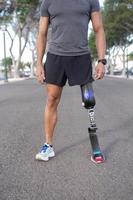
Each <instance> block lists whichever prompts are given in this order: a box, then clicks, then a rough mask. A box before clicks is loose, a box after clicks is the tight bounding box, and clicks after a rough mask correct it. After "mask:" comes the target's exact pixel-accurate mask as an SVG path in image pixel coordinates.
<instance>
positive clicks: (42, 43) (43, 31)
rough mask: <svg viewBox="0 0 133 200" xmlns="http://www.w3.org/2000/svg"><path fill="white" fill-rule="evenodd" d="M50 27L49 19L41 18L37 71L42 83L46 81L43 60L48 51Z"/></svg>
mask: <svg viewBox="0 0 133 200" xmlns="http://www.w3.org/2000/svg"><path fill="white" fill-rule="evenodd" d="M48 26H49V17H41V18H40V23H39V33H38V37H37V70H36V76H37V79H38V81H39V82H41V83H42V82H43V80H44V79H45V73H44V69H43V63H42V60H43V56H44V52H45V49H46V42H47V33H48Z"/></svg>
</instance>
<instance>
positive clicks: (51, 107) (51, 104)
mask: <svg viewBox="0 0 133 200" xmlns="http://www.w3.org/2000/svg"><path fill="white" fill-rule="evenodd" d="M62 89H63V87H59V86H57V85H52V84H47V102H46V106H45V111H44V134H45V135H44V136H45V142H46V143H47V144H50V145H52V143H53V133H54V128H55V126H56V123H57V107H58V104H59V102H60V98H61V93H62Z"/></svg>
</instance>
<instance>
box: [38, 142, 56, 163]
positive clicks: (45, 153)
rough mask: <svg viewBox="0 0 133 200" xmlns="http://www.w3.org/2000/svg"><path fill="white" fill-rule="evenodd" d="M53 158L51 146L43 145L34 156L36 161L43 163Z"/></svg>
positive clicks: (53, 153)
mask: <svg viewBox="0 0 133 200" xmlns="http://www.w3.org/2000/svg"><path fill="white" fill-rule="evenodd" d="M54 156H55V152H54V149H53V147H52V146H51V145H49V144H46V143H45V144H44V145H43V146H42V147H41V149H40V151H39V153H38V154H37V155H36V157H35V158H36V160H43V161H48V160H49V158H52V157H54Z"/></svg>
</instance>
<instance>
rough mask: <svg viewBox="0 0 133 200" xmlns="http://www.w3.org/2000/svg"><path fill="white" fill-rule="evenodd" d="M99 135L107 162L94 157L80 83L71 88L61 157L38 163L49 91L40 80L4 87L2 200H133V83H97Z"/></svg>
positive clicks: (64, 102)
mask: <svg viewBox="0 0 133 200" xmlns="http://www.w3.org/2000/svg"><path fill="white" fill-rule="evenodd" d="M94 90H95V96H96V99H97V105H96V107H95V112H96V119H97V125H98V127H99V130H98V132H97V133H98V135H99V140H100V143H101V147H102V149H103V151H104V152H105V155H106V157H107V161H106V162H105V163H104V164H102V165H95V164H93V163H92V162H91V161H90V153H91V148H90V143H89V139H88V133H87V127H88V118H87V112H86V110H85V109H84V108H83V107H82V106H81V95H80V89H79V87H77V86H76V87H69V86H66V87H65V88H64V91H63V95H62V99H61V103H60V105H59V121H58V125H57V128H56V131H55V138H54V139H55V140H54V147H55V150H56V157H55V158H53V159H51V160H50V161H49V162H38V161H35V159H34V157H35V154H36V153H37V152H38V149H39V148H40V145H41V144H42V143H43V106H44V102H45V101H46V93H45V92H44V89H43V86H40V85H39V84H38V83H36V81H35V80H27V81H22V82H19V83H11V84H7V85H1V86H0V200H133V81H132V80H125V79H116V78H105V79H104V80H103V81H97V82H95V83H94Z"/></svg>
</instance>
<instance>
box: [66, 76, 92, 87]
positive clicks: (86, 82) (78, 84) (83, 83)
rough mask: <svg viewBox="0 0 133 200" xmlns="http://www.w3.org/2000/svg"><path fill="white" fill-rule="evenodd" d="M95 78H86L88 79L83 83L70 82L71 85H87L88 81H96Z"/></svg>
mask: <svg viewBox="0 0 133 200" xmlns="http://www.w3.org/2000/svg"><path fill="white" fill-rule="evenodd" d="M94 81H95V80H94V79H93V78H91V79H89V80H86V81H84V82H82V83H69V86H70V87H71V86H76V85H85V84H87V83H92V82H94Z"/></svg>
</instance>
